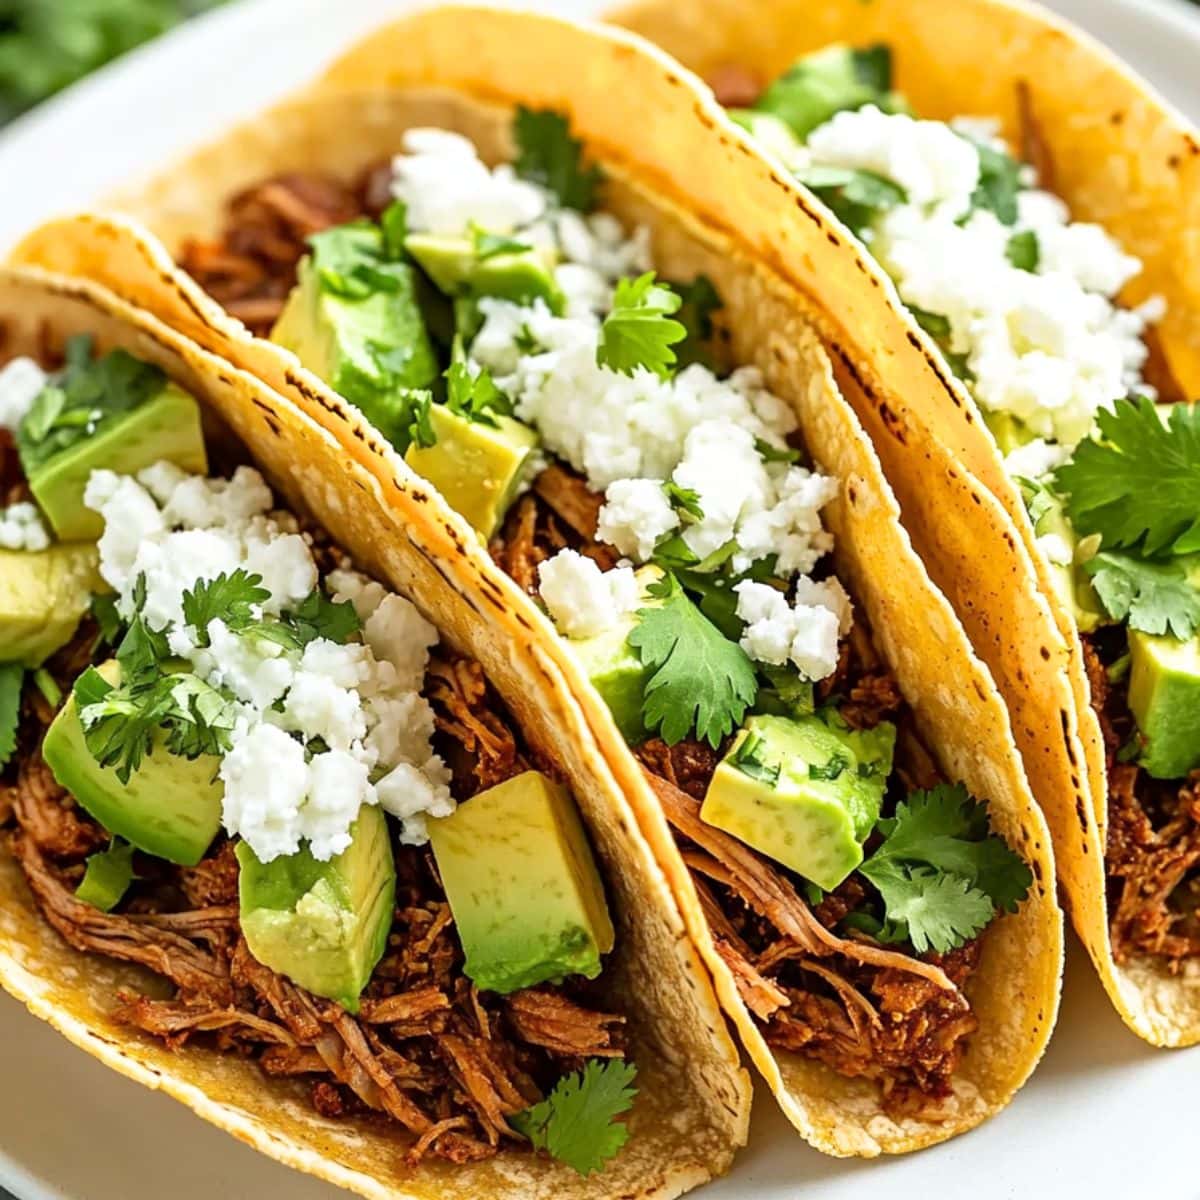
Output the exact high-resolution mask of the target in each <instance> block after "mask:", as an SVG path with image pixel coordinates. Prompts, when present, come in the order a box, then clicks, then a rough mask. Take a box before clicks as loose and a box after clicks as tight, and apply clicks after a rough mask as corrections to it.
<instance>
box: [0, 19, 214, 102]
mask: <svg viewBox="0 0 1200 1200" xmlns="http://www.w3.org/2000/svg"><path fill="white" fill-rule="evenodd" d="M224 2H225V0H0V124H3V123H4V122H5V121H9V120H11V119H12V118H13V117H15V116H18V115H19V114H21V113H22V112H24V111H25V110H26V109H28V108H31V107H32V106H33V105H35V104H36V103H38V101H39V100H44V99H46V97H48V96H52V95H54V93H55V92H58V91H61V90H62V89H63V88H65V87H67V86H68V85H69V84H72V83H74V82H75V81H76V80H77V79H82V78H83V76H85V75H87V74H89V73H90V72H92V71H94V70H96V69H97V68H98V67H102V66H103V65H104V64H105V63H106V62H109V61H110V60H112V59H114V58H116V57H117V56H118V55H121V54H124V53H125V52H126V51H127V50H132V49H133V48H134V47H135V46H140V45H141V44H142V43H143V42H148V41H149V40H150V39H151V38H153V37H157V36H158V35H159V34H160V33H165V32H166V31H167V30H168V29H170V28H171V27H172V26H174V25H177V24H179V22H180V21H183V20H185V19H186V18H188V17H190V16H194V15H195V14H196V13H198V12H203V11H204V10H205V9H209V8H215V7H216V6H217V5H218V4H221V3H224Z"/></svg>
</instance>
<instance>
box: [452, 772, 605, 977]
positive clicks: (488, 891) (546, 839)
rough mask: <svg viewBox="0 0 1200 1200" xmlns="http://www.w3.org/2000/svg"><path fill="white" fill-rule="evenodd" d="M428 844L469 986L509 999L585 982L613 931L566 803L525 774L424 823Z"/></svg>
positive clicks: (548, 783)
mask: <svg viewBox="0 0 1200 1200" xmlns="http://www.w3.org/2000/svg"><path fill="white" fill-rule="evenodd" d="M429 836H430V841H431V842H432V844H433V853H434V857H435V858H436V859H437V866H438V872H439V873H440V874H441V877H442V884H443V886H444V887H445V889H446V897H447V899H448V900H449V901H450V910H451V912H452V913H453V914H454V923H455V925H456V926H457V928H458V934H459V937H460V938H461V939H462V945H463V950H464V952H465V953H466V966H465V967H464V970H465V971H466V974H467V976H468V978H470V979H473V980H474V981H475V983H476V985H477V986H478V987H480V988H483V989H485V990H486V991H491V992H500V993H502V994H507V993H509V992H516V991H519V990H520V989H521V988H527V987H533V986H535V985H536V984H539V983H546V982H558V981H560V980H562V979H564V978H565V977H566V976H568V975H584V976H586V977H587V978H588V979H594V978H595V977H596V976H597V975H599V974H600V967H601V957H602V955H605V954H607V953H608V952H609V951H610V950H611V949H612V947H613V937H614V935H613V926H612V921H611V919H610V918H609V915H608V906H607V904H606V903H605V899H604V885H603V884H602V883H601V882H600V873H599V872H598V871H597V869H596V862H595V859H594V858H593V857H592V851H591V847H590V846H589V845H588V840H587V835H586V834H585V833H584V829H583V823H582V821H580V819H579V813H578V812H577V811H576V809H575V803H574V801H573V800H572V799H571V796H570V795H569V794H568V792H567V790H566V789H565V788H564V787H562V785H561V784H558V783H555V782H554V781H553V780H551V779H548V778H547V777H546V776H545V775H543V774H541V773H540V772H538V771H526V772H525V773H524V774H523V775H517V776H514V777H513V778H512V779H509V780H506V781H505V782H504V783H501V784H499V785H498V786H496V787H493V788H488V789H487V791H484V792H480V793H479V794H478V795H477V796H474V797H472V798H471V799H470V800H467V801H464V802H463V803H462V804H460V805H459V806H458V808H457V809H456V810H455V811H454V813H453V814H452V815H451V816H448V817H442V818H441V819H439V820H435V821H431V822H430V826H429Z"/></svg>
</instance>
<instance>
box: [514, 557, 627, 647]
mask: <svg viewBox="0 0 1200 1200" xmlns="http://www.w3.org/2000/svg"><path fill="white" fill-rule="evenodd" d="M538 580H539V582H540V583H541V592H540V594H541V598H542V602H543V603H544V604H545V605H546V608H547V609H548V610H549V612H550V616H551V617H552V618H553V619H554V623H555V624H556V625H557V626H558V627H559V629H561V630H562V632H563V633H565V634H566V635H567V636H568V637H576V638H586V637H594V636H595V635H596V634H598V633H604V632H605V631H606V630H609V629H611V628H612V627H613V626H614V625H616V624H617V623H618V621H620V619H621V618H622V617H623V616H625V615H626V614H627V613H631V612H633V611H634V610H635V609H636V608H637V607H638V605H639V603H640V600H639V589H638V584H637V580H636V579H635V578H634V574H633V571H632V570H631V569H630V568H629V567H617V568H616V569H615V570H612V571H601V570H600V568H599V567H598V566H597V565H596V563H595V562H593V561H592V560H591V559H590V558H587V557H585V556H584V555H582V554H580V553H579V552H578V551H576V550H560V551H559V552H558V553H557V554H556V555H555V556H554V557H553V558H549V559H547V560H546V561H545V562H543V563H541V564H539V566H538Z"/></svg>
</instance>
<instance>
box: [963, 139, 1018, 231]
mask: <svg viewBox="0 0 1200 1200" xmlns="http://www.w3.org/2000/svg"><path fill="white" fill-rule="evenodd" d="M967 140H968V141H970V142H971V144H972V145H973V146H974V147H975V149H976V150H978V151H979V184H978V186H977V187H976V188H975V194H974V195H973V196H972V197H971V207H972V208H973V209H979V208H982V209H986V210H987V211H988V212H990V213H994V214H995V216H996V218H997V220H999V221H1000V222H1001V224H1004V225H1015V224H1016V223H1017V217H1018V215H1019V212H1018V209H1017V194H1018V193H1019V192H1020V190H1021V164H1020V162H1018V161H1017V160H1016V159H1015V158H1013V156H1012V155H1011V154H1006V153H1005V152H1004V151H1003V150H999V149H997V148H996V147H995V146H991V145H988V144H987V143H986V142H977V141H975V140H974V139H973V138H968V139H967Z"/></svg>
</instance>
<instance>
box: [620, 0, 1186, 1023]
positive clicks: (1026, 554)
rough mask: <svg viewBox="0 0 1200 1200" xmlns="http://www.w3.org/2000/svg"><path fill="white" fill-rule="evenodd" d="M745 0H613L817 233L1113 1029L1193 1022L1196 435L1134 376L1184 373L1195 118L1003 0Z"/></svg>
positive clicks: (834, 300) (840, 336)
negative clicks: (1049, 841) (770, 169)
mask: <svg viewBox="0 0 1200 1200" xmlns="http://www.w3.org/2000/svg"><path fill="white" fill-rule="evenodd" d="M753 12H754V20H753V21H750V20H748V19H747V17H748V12H747V10H745V9H744V8H743V7H742V6H739V5H736V4H734V3H718V4H713V5H709V4H706V5H704V6H701V5H699V4H680V5H676V4H660V3H655V2H653V0H651V2H647V3H639V4H635V5H633V6H632V7H629V8H626V9H624V10H623V11H622V12H621V13H620V14H618V16H617V19H618V20H619V21H620V22H621V23H623V24H626V25H628V26H629V27H631V28H633V29H636V30H638V31H639V32H641V33H643V34H645V35H647V36H648V37H650V38H651V39H652V40H654V41H655V42H657V43H658V44H659V45H661V46H662V47H664V48H665V49H666V50H668V51H669V52H670V53H672V54H674V55H676V56H678V58H679V59H680V61H681V62H683V63H684V64H685V65H686V66H688V67H691V68H692V69H694V70H695V71H697V72H698V73H700V74H702V75H704V76H705V77H706V78H707V79H708V80H709V81H710V82H711V84H712V85H713V87H714V88H715V90H716V93H717V98H718V99H719V100H721V101H723V102H724V103H725V104H726V106H727V107H728V109H729V113H730V115H731V116H732V117H733V119H734V121H735V122H737V123H738V124H740V125H742V126H743V127H744V128H745V129H746V130H747V131H748V132H749V133H750V134H751V136H752V137H753V139H754V141H755V142H756V143H757V145H758V146H759V147H760V148H761V149H763V150H765V151H766V152H767V153H768V154H769V155H770V156H772V159H773V162H774V164H775V171H776V176H775V182H776V184H777V185H778V187H779V188H780V189H781V190H789V191H791V192H792V194H791V195H790V196H785V195H780V198H779V202H778V204H777V212H779V213H780V214H782V213H783V212H784V211H785V210H786V211H787V213H788V216H787V219H786V220H785V221H784V224H785V225H786V226H787V227H788V230H790V228H791V226H793V225H798V224H802V223H803V220H804V219H805V218H799V217H797V216H796V214H797V213H799V212H800V211H801V209H802V210H803V212H804V213H805V214H806V219H808V220H810V221H811V222H812V223H813V230H812V231H811V232H810V233H809V234H808V240H809V241H810V242H811V241H813V240H814V239H815V238H816V237H817V236H819V235H818V233H817V232H816V230H817V229H818V228H824V229H827V230H829V231H830V236H831V237H833V238H835V239H836V245H832V244H831V245H830V246H829V247H828V254H829V260H828V262H827V263H824V264H821V265H817V266H816V270H817V271H818V272H819V274H811V273H810V274H809V275H808V277H807V279H806V281H804V282H805V284H806V286H807V287H808V289H809V291H810V292H811V294H813V295H814V297H816V299H817V300H818V302H819V303H821V304H826V301H828V304H827V305H826V307H827V309H828V317H827V320H828V322H829V324H828V325H827V326H826V329H825V333H826V336H827V337H829V338H831V339H834V340H836V341H841V342H842V344H844V345H848V346H849V347H851V357H852V358H853V359H854V363H855V365H856V366H857V367H858V368H860V369H861V370H862V371H865V372H866V376H865V377H864V378H865V383H864V386H862V387H859V388H853V386H852V385H848V390H850V391H851V392H852V394H853V395H855V396H856V397H857V398H858V400H859V403H858V405H857V407H858V408H859V411H860V412H861V413H862V414H863V415H864V419H865V420H866V421H867V423H868V425H869V426H870V428H871V432H872V434H873V436H874V438H875V440H876V444H877V446H878V447H879V450H880V453H881V455H882V456H883V457H884V460H885V465H886V466H887V467H888V469H889V477H890V478H891V480H892V482H893V484H894V485H895V486H896V488H897V491H898V493H899V495H900V498H901V503H902V505H903V506H904V508H905V509H906V510H907V511H906V517H907V518H908V519H909V523H910V527H911V528H912V529H913V530H914V531H915V536H916V537H917V539H918V544H919V548H920V549H921V550H922V552H923V555H924V557H925V558H926V560H927V561H928V562H930V564H931V566H932V567H933V570H934V575H935V577H936V578H937V579H938V580H939V582H941V583H942V585H943V587H944V588H946V590H947V592H948V593H949V594H950V595H951V597H952V598H953V599H954V600H955V602H956V606H957V607H958V610H959V612H960V614H961V615H962V616H963V619H964V622H965V623H966V624H967V626H968V628H969V629H970V631H971V633H972V636H973V639H974V641H975V644H976V646H977V648H978V649H979V651H980V653H981V655H982V656H983V657H984V658H985V659H986V660H987V662H988V664H989V666H991V668H992V671H993V674H994V675H995V676H996V678H997V680H998V682H999V683H1000V686H1001V690H1002V691H1003V692H1004V693H1005V697H1006V699H1007V701H1008V704H1009V707H1010V710H1011V711H1012V713H1013V719H1014V724H1015V726H1016V729H1017V734H1018V741H1019V742H1020V743H1021V748H1022V750H1023V751H1024V754H1025V761H1026V764H1027V766H1028V768H1029V773H1030V777H1031V780H1032V781H1033V786H1034V790H1035V793H1036V794H1037V797H1038V799H1039V801H1040V802H1041V804H1042V807H1043V809H1044V810H1045V812H1046V814H1047V816H1048V818H1049V820H1050V825H1051V829H1052V831H1053V833H1054V837H1055V848H1056V854H1057V859H1058V864H1059V871H1060V875H1061V878H1062V880H1063V883H1064V887H1065V890H1066V893H1067V896H1068V899H1069V901H1070V907H1071V910H1072V912H1073V915H1074V919H1075V925H1076V928H1077V929H1078V931H1079V934H1080V936H1081V938H1082V939H1083V941H1084V942H1085V944H1086V945H1087V947H1088V949H1089V951H1090V953H1091V956H1092V958H1093V960H1094V961H1095V963H1096V966H1097V968H1098V970H1099V972H1100V975H1101V978H1102V979H1103V981H1104V984H1105V987H1106V988H1107V990H1108V992H1109V994H1110V996H1111V997H1112V999H1113V1002H1114V1003H1115V1004H1116V1006H1117V1008H1118V1009H1119V1010H1120V1012H1121V1015H1122V1017H1123V1018H1124V1019H1125V1021H1126V1023H1127V1024H1128V1025H1129V1026H1130V1028H1131V1029H1133V1030H1134V1031H1135V1032H1136V1033H1138V1034H1139V1035H1140V1036H1142V1037H1143V1038H1145V1039H1147V1040H1148V1041H1151V1042H1153V1043H1155V1044H1159V1045H1168V1046H1170V1045H1184V1044H1189V1043H1194V1042H1196V1041H1197V1040H1200V807H1198V806H1197V799H1196V796H1197V791H1196V787H1197V781H1196V778H1195V777H1194V776H1193V775H1192V772H1193V771H1194V770H1195V769H1196V768H1197V767H1198V766H1200V749H1197V747H1200V738H1197V724H1196V722H1197V721H1200V716H1192V715H1189V714H1198V713H1200V704H1198V703H1197V701H1196V699H1195V698H1194V697H1193V694H1192V693H1191V691H1190V688H1191V684H1192V682H1193V681H1194V679H1195V676H1194V672H1193V670H1192V668H1191V666H1189V665H1188V663H1189V662H1190V655H1191V654H1192V652H1193V651H1192V646H1193V645H1194V643H1193V641H1192V639H1193V636H1194V634H1195V633H1196V629H1197V624H1196V622H1197V615H1198V614H1200V606H1198V604H1197V600H1196V598H1195V594H1194V592H1193V590H1192V587H1191V584H1190V583H1187V582H1186V580H1187V579H1188V577H1189V572H1192V571H1193V564H1192V563H1191V561H1190V559H1189V558H1188V555H1189V554H1190V553H1192V551H1193V549H1194V548H1195V546H1194V545H1193V543H1194V539H1191V540H1190V541H1189V539H1188V538H1185V537H1182V536H1181V535H1182V534H1183V533H1184V532H1185V530H1186V529H1187V528H1189V527H1190V525H1191V521H1192V517H1193V510H1194V509H1195V507H1196V506H1195V499H1194V495H1195V492H1194V488H1193V487H1192V486H1191V481H1192V480H1193V479H1194V478H1195V472H1196V470H1197V465H1196V464H1197V461H1198V453H1197V450H1196V448H1195V444H1194V442H1193V440H1192V438H1191V435H1190V433H1189V430H1190V428H1191V424H1190V423H1191V421H1192V419H1193V418H1192V411H1193V410H1191V409H1190V408H1187V407H1178V408H1171V409H1168V408H1166V407H1160V408H1159V409H1158V412H1159V415H1161V416H1163V417H1164V419H1165V418H1167V416H1168V415H1169V414H1171V415H1170V420H1169V431H1168V432H1166V433H1163V434H1160V433H1159V430H1158V426H1157V425H1156V424H1155V423H1154V422H1152V421H1150V420H1149V414H1150V412H1151V409H1150V407H1149V401H1150V400H1156V401H1157V402H1158V404H1159V405H1161V406H1166V405H1173V404H1177V403H1178V402H1180V401H1184V400H1186V399H1189V398H1193V399H1194V397H1195V396H1196V394H1197V388H1198V387H1200V291H1198V289H1197V280H1198V279H1200V248H1198V246H1197V242H1196V239H1195V236H1194V233H1193V229H1194V227H1195V225H1196V222H1197V220H1200V208H1198V207H1197V206H1198V204H1200V200H1198V199H1197V197H1198V196H1200V188H1198V187H1197V181H1198V179H1200V139H1198V136H1197V133H1196V131H1195V130H1194V129H1193V128H1192V127H1191V126H1190V125H1189V124H1188V123H1187V122H1186V120H1185V119H1184V118H1182V117H1181V116H1180V115H1179V114H1178V113H1176V112H1174V111H1173V110H1172V109H1171V108H1170V107H1169V106H1168V105H1167V104H1166V102H1165V101H1163V100H1162V99H1161V98H1160V97H1159V96H1157V95H1155V94H1154V92H1153V91H1152V90H1151V89H1150V88H1149V86H1148V85H1147V84H1146V83H1145V82H1144V81H1142V80H1140V79H1138V78H1136V77H1135V76H1133V75H1132V74H1131V73H1130V72H1129V70H1128V69H1127V68H1126V67H1125V66H1124V65H1123V64H1121V63H1119V62H1118V61H1117V60H1116V59H1114V58H1113V57H1112V56H1111V55H1110V54H1109V53H1108V52H1107V51H1106V50H1105V49H1104V48H1103V47H1101V46H1099V45H1097V44H1096V43H1094V42H1093V41H1091V40H1090V39H1089V38H1088V37H1086V36H1085V35H1084V34H1082V33H1080V32H1079V31H1078V30H1076V29H1073V28H1071V27H1070V26H1068V25H1066V24H1064V23H1063V22H1062V21H1060V20H1059V19H1057V18H1055V17H1053V16H1051V15H1049V14H1047V13H1045V12H1043V11H1041V10H1039V9H1037V8H1035V7H1033V6H1030V5H1026V4H1015V3H1001V2H997V0H966V2H964V3H957V4H954V5H952V6H950V7H949V8H948V10H947V11H946V12H944V13H939V16H938V21H937V23H936V26H931V25H930V24H929V23H928V21H927V19H926V18H927V14H926V13H925V12H924V10H923V8H922V6H921V5H920V4H918V3H915V2H913V0H877V2H875V3H872V4H869V5H866V6H864V5H861V4H857V3H853V2H851V0H835V2H832V3H825V4H821V5H817V6H815V7H814V6H811V5H801V4H798V3H788V2H782V3H766V4H762V5H757V6H755V8H754V10H753ZM984 46H986V47H987V48H988V50H987V64H986V69H980V65H979V62H978V60H977V49H976V48H977V47H984ZM791 184H797V186H794V187H793V186H790V185H791ZM814 196H815V197H817V198H819V200H820V201H821V202H822V203H823V204H824V206H825V208H824V209H821V208H820V206H818V205H816V204H814V203H813V197H814ZM797 206H800V207H799V208H798V207H797ZM831 217H832V218H835V219H836V222H840V229H839V228H837V227H836V226H835V224H834V222H831ZM847 231H848V232H849V233H851V234H853V235H855V237H856V238H857V240H855V239H854V238H851V237H847V236H846V233H847ZM787 232H788V231H780V235H781V238H782V237H785V236H787ZM835 259H836V260H837V262H836V263H835V261H834V260H835ZM796 262H797V266H798V268H799V269H800V270H804V268H803V265H802V264H800V262H799V260H796ZM814 265H815V264H814ZM831 278H834V279H837V280H839V281H840V283H839V285H838V286H837V288H836V289H835V291H836V293H837V294H833V293H831V292H830V291H829V289H828V287H827V285H828V282H829V280H830V279H831ZM848 314H853V318H854V320H856V321H857V323H858V328H857V331H854V330H852V329H851V328H850V327H849V325H848V324H847V323H846V319H847V316H848ZM918 327H919V329H918ZM847 371H849V368H847ZM1129 396H1142V397H1144V398H1145V399H1143V400H1142V401H1140V402H1139V401H1136V400H1133V399H1126V397H1129ZM1097 443H1103V445H1104V446H1106V447H1107V450H1102V449H1101V448H1100V447H1099V446H1098V445H1097ZM946 452H949V453H950V454H952V455H953V456H954V458H955V459H956V461H957V462H958V463H960V464H961V466H962V467H963V468H965V469H966V470H967V471H968V472H969V473H970V476H971V477H972V479H973V480H974V481H976V482H978V483H981V484H982V485H983V486H984V487H985V488H986V489H987V491H988V492H989V493H990V494H991V496H992V497H994V498H995V499H996V500H997V501H999V504H1000V506H1001V507H1002V508H1003V510H1004V514H1007V517H1008V518H1011V520H1009V521H1004V520H1002V519H1001V518H1002V516H1003V514H999V513H997V512H995V511H994V506H993V505H991V504H989V503H988V502H987V501H988V497H987V496H983V497H981V496H979V495H978V493H976V494H975V495H974V497H973V499H974V500H975V501H977V502H980V503H974V504H964V505H961V512H962V514H963V515H962V518H961V521H960V522H959V525H961V530H960V529H959V528H957V527H955V526H953V525H951V524H948V523H947V520H946V519H944V517H939V516H938V514H939V513H942V514H944V513H946V512H947V511H948V510H950V509H951V508H952V506H953V504H954V497H955V494H956V493H958V492H961V491H963V487H964V484H963V481H962V480H961V479H959V478H948V476H947V473H946V472H945V471H942V470H933V471H930V470H929V469H928V468H929V466H930V465H933V466H937V464H938V463H940V462H941V461H942V459H943V458H944V456H945V454H946ZM923 460H924V461H923ZM955 474H956V475H957V472H955ZM967 490H968V491H969V490H970V488H969V485H968V489H967ZM972 541H973V543H974V545H972ZM981 575H982V576H983V577H984V579H983V582H985V583H987V581H990V583H991V586H990V587H989V586H985V587H982V588H980V587H978V586H977V581H979V577H980V576H981ZM1014 577H1017V578H1018V582H1016V584H1015V586H1013V587H1012V588H1010V589H1007V591H1004V590H1001V589H999V588H997V587H996V586H995V585H996V584H997V583H999V582H1002V581H1004V580H1005V579H1010V580H1011V579H1014ZM1021 577H1023V578H1021ZM956 581H957V582H956ZM1035 583H1036V585H1037V588H1038V590H1039V591H1040V593H1041V596H1042V597H1044V599H1045V602H1046V604H1047V605H1048V608H1049V610H1050V611H1049V612H1048V613H1046V612H1043V615H1042V617H1041V619H1039V618H1038V615H1037V612H1036V610H1035V605H1034V604H1032V603H1031V600H1032V598H1031V597H1030V596H1029V594H1028V593H1029V590H1030V588H1031V586H1032V585H1034V584H1035ZM1072 700H1073V702H1074V703H1073V705H1072V704H1071V701H1072ZM1071 707H1073V708H1074V716H1073V717H1072V716H1071V715H1070V713H1069V709H1070V708H1071Z"/></svg>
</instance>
